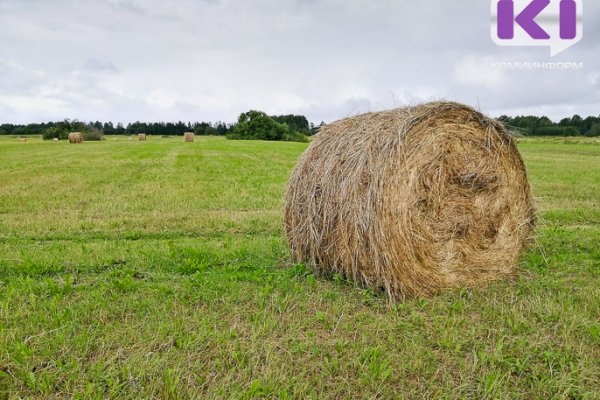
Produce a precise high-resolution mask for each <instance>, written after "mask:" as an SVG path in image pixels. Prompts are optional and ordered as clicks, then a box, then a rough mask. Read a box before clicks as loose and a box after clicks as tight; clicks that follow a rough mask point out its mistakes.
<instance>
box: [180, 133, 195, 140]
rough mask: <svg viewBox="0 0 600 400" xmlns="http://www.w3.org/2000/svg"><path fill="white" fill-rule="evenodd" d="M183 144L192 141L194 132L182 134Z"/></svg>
mask: <svg viewBox="0 0 600 400" xmlns="http://www.w3.org/2000/svg"><path fill="white" fill-rule="evenodd" d="M183 141H184V142H193V141H194V132H186V133H184V134H183Z"/></svg>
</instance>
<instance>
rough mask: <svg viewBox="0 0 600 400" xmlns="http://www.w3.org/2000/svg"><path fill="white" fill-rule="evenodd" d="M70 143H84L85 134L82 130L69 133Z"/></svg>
mask: <svg viewBox="0 0 600 400" xmlns="http://www.w3.org/2000/svg"><path fill="white" fill-rule="evenodd" d="M68 138H69V143H83V135H82V134H81V132H71V133H69V136H68Z"/></svg>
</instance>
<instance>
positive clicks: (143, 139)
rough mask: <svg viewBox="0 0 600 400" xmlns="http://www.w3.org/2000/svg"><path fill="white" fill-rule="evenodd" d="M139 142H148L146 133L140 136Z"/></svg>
mask: <svg viewBox="0 0 600 400" xmlns="http://www.w3.org/2000/svg"><path fill="white" fill-rule="evenodd" d="M138 140H139V141H140V142H145V141H146V134H145V133H140V134H138Z"/></svg>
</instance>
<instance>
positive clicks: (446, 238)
mask: <svg viewBox="0 0 600 400" xmlns="http://www.w3.org/2000/svg"><path fill="white" fill-rule="evenodd" d="M534 224H535V213H534V208H533V204H532V200H531V194H530V188H529V183H528V181H527V174H526V171H525V165H524V163H523V160H522V158H521V156H520V154H519V152H518V150H517V148H516V146H515V143H514V141H513V139H512V137H511V136H510V134H509V133H508V132H507V131H506V129H505V128H504V127H503V126H502V125H501V124H500V123H498V122H496V121H494V120H492V119H489V118H487V117H486V116H484V115H483V114H481V113H479V112H477V111H475V110H474V109H472V108H470V107H467V106H464V105H461V104H457V103H447V102H436V103H429V104H424V105H420V106H415V107H407V108H400V109H395V110H390V111H383V112H378V113H367V114H363V115H359V116H356V117H352V118H347V119H343V120H341V121H337V122H334V123H332V124H329V125H326V126H324V127H322V128H321V131H320V133H319V135H318V136H317V137H316V138H315V139H314V141H313V142H312V143H311V145H310V146H309V148H308V149H307V150H306V152H305V153H304V154H303V156H302V157H301V159H300V161H299V163H298V165H297V166H296V168H295V170H294V172H293V174H292V177H291V180H290V183H289V187H288V191H287V194H286V208H285V228H286V233H287V237H288V241H289V244H290V247H291V250H292V253H293V256H294V257H295V259H296V260H297V261H300V262H309V263H311V264H312V265H313V267H315V268H316V269H317V270H319V271H321V272H325V273H340V274H342V275H343V276H345V277H347V278H349V279H352V280H354V281H355V282H358V283H360V284H363V285H365V286H368V287H373V288H383V289H384V290H385V291H386V293H387V294H388V296H389V297H390V299H392V300H396V299H402V298H405V297H412V296H427V295H432V294H434V293H437V292H440V291H443V290H447V289H452V288H458V287H474V286H479V285H483V284H485V283H488V282H491V281H494V280H497V279H502V278H509V277H512V276H513V275H514V274H515V270H516V266H517V263H518V259H519V256H520V254H521V252H522V250H523V248H524V246H525V244H526V243H527V240H528V238H529V236H530V234H531V232H532V229H533V226H534Z"/></svg>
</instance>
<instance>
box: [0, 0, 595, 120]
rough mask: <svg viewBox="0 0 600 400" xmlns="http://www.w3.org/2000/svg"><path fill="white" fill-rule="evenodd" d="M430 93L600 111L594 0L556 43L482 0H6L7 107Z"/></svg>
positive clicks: (346, 106) (162, 113)
mask: <svg viewBox="0 0 600 400" xmlns="http://www.w3.org/2000/svg"><path fill="white" fill-rule="evenodd" d="M553 1H557V0H553ZM494 61H498V62H502V61H507V62H525V61H531V62H538V61H539V62H548V61H557V62H564V61H568V62H578V63H579V62H582V63H583V64H584V68H583V70H571V71H552V70H529V71H528V70H524V71H515V70H502V69H494V68H492V67H491V65H490V63H491V62H494ZM436 99H448V100H456V101H460V102H464V103H467V104H470V105H474V106H476V107H479V108H480V109H481V110H483V111H484V112H486V113H489V114H491V115H492V116H499V115H500V114H510V115H517V114H537V115H541V114H546V115H549V116H550V117H552V118H553V119H559V118H562V117H565V116H567V115H572V114H574V113H579V114H581V115H584V116H587V115H600V2H598V1H596V0H588V1H586V2H585V9H584V37H583V40H582V41H581V42H580V43H578V44H577V45H575V46H574V47H572V48H570V49H568V50H566V51H565V52H564V53H561V54H560V55H558V56H556V57H554V58H550V51H549V49H547V48H511V47H498V46H496V45H495V44H494V43H493V42H492V40H491V38H490V1H489V0H453V1H450V0H364V1H358V0H252V1H250V0H197V1H192V0H170V1H166V0H51V1H50V0H0V123H4V122H38V121H47V120H62V119H64V118H70V119H79V120H84V121H91V120H93V121H95V120H100V121H108V120H112V121H114V122H117V121H122V122H131V121H136V120H141V121H171V120H183V121H198V120H206V121H216V120H224V121H228V122H231V121H234V120H235V118H236V117H237V115H238V114H239V113H240V112H244V111H247V110H249V109H258V110H263V111H265V112H267V113H269V114H289V113H298V114H304V115H306V116H307V117H308V118H309V120H310V121H313V122H315V123H318V122H320V121H321V120H323V121H325V122H328V121H332V120H335V119H339V118H341V117H345V116H347V115H353V114H357V113H360V112H365V111H376V110H381V109H387V108H393V107H397V106H402V105H405V104H414V103H418V102H421V101H428V100H436Z"/></svg>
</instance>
